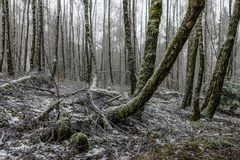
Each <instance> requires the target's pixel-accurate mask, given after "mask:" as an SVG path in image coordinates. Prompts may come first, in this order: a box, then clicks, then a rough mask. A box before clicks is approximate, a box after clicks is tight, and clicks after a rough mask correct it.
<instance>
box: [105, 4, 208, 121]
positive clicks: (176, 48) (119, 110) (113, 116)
mask: <svg viewBox="0 0 240 160" xmlns="http://www.w3.org/2000/svg"><path fill="white" fill-rule="evenodd" d="M204 5H205V0H189V6H188V9H187V12H186V14H185V17H184V20H183V22H182V24H181V27H180V28H179V29H178V32H177V33H176V35H175V37H174V38H173V40H172V42H171V44H170V46H169V47H168V49H167V52H166V55H165V57H163V59H162V61H161V63H160V65H159V66H158V67H157V69H156V71H155V72H154V73H153V75H152V77H151V78H150V79H149V80H148V82H147V84H146V85H145V86H144V88H143V89H142V91H141V92H140V93H139V94H138V95H137V96H136V97H135V98H133V99H132V100H131V101H130V102H128V103H127V104H124V105H122V106H117V107H113V108H109V109H107V110H105V114H106V117H107V118H108V119H110V120H112V121H113V122H119V121H121V120H124V119H126V118H127V117H129V116H131V115H133V114H135V113H136V112H138V111H140V110H141V109H142V108H144V105H145V104H146V103H147V101H148V100H149V99H150V98H151V97H152V95H153V94H154V92H155V91H156V89H157V88H158V86H159V85H160V84H161V83H162V81H163V80H164V79H165V77H166V76H167V75H168V73H169V71H170V70H171V68H172V66H173V64H174V63H175V61H176V59H177V57H178V55H179V53H180V51H181V50H182V48H183V46H184V44H185V42H186V41H187V39H188V36H189V34H190V32H191V30H192V28H193V26H194V25H195V23H196V21H197V19H198V16H199V14H200V13H201V11H202V10H203V8H204Z"/></svg>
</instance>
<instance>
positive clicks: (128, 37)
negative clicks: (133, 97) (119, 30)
mask: <svg viewBox="0 0 240 160" xmlns="http://www.w3.org/2000/svg"><path fill="white" fill-rule="evenodd" d="M128 3H129V0H123V15H124V16H123V17H124V29H125V44H126V46H127V51H128V68H129V71H130V81H131V94H133V93H134V91H135V88H136V83H137V78H136V75H135V74H136V73H135V72H136V57H135V55H134V50H133V45H132V34H131V21H130V17H129V15H130V14H129V7H128V6H129V4H128Z"/></svg>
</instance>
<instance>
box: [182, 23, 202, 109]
mask: <svg viewBox="0 0 240 160" xmlns="http://www.w3.org/2000/svg"><path fill="white" fill-rule="evenodd" d="M198 27H199V22H198V23H196V25H195V27H194V29H193V30H192V32H191V34H190V36H189V39H188V55H187V71H186V87H185V94H184V96H183V100H182V104H181V108H183V109H185V108H187V107H189V106H191V101H192V93H193V84H194V76H195V68H196V67H195V66H196V59H197V52H198V42H199V40H198Z"/></svg>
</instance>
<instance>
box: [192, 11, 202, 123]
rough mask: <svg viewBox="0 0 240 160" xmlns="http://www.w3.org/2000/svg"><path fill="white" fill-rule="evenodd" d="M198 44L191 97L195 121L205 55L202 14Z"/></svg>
mask: <svg viewBox="0 0 240 160" xmlns="http://www.w3.org/2000/svg"><path fill="white" fill-rule="evenodd" d="M198 23H199V24H198V35H197V36H198V41H199V42H198V43H199V49H198V51H199V63H200V65H199V70H198V78H197V85H196V88H195V92H194V96H193V115H192V120H193V121H196V120H198V119H199V118H200V108H199V97H200V93H201V89H202V82H203V75H204V70H205V53H204V51H203V29H202V14H201V15H200V17H199V22H198Z"/></svg>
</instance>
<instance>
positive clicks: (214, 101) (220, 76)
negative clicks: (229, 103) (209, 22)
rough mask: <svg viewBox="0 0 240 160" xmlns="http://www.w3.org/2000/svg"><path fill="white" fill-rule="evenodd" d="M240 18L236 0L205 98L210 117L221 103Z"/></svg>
mask: <svg viewBox="0 0 240 160" xmlns="http://www.w3.org/2000/svg"><path fill="white" fill-rule="evenodd" d="M239 20H240V0H236V1H235V5H234V11H233V15H232V17H231V19H230V23H229V27H228V34H227V38H226V41H225V43H224V44H223V46H222V48H221V50H220V54H219V56H218V59H217V63H216V67H215V70H214V73H213V77H212V79H211V82H210V86H209V89H208V92H207V95H206V98H205V100H204V103H203V106H202V110H203V109H205V110H204V114H205V115H206V116H207V117H208V118H213V115H214V113H215V111H216V109H217V107H218V105H219V103H220V96H221V92H222V87H223V83H224V78H225V75H226V72H227V68H228V64H229V60H230V58H231V53H232V49H233V46H234V42H235V38H236V34H237V28H238V24H239Z"/></svg>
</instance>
